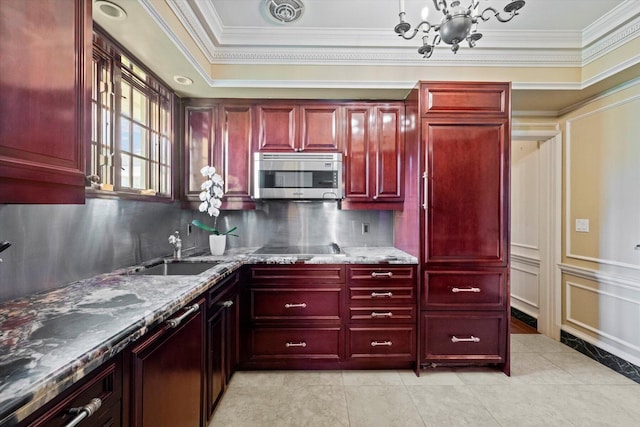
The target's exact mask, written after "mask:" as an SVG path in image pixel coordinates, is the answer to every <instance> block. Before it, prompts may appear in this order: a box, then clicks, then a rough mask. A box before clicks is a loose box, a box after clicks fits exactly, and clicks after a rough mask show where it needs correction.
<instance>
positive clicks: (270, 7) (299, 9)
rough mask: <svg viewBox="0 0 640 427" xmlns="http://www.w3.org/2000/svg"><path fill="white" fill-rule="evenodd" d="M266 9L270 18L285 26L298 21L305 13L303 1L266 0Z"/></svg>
mask: <svg viewBox="0 0 640 427" xmlns="http://www.w3.org/2000/svg"><path fill="white" fill-rule="evenodd" d="M265 7H266V9H267V13H268V15H269V17H271V18H273V19H274V20H275V21H276V22H279V23H283V24H288V23H290V22H295V21H297V20H298V19H300V17H301V16H302V13H303V12H304V4H302V0H265Z"/></svg>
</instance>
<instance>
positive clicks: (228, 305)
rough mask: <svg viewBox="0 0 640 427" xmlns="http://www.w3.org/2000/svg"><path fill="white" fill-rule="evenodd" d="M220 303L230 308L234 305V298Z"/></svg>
mask: <svg viewBox="0 0 640 427" xmlns="http://www.w3.org/2000/svg"><path fill="white" fill-rule="evenodd" d="M220 305H221V306H223V307H224V308H229V307H231V306H232V305H233V301H232V300H228V301H223V302H221V303H220Z"/></svg>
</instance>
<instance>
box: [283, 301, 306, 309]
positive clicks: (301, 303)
mask: <svg viewBox="0 0 640 427" xmlns="http://www.w3.org/2000/svg"><path fill="white" fill-rule="evenodd" d="M284 308H307V303H306V302H300V303H292V304H289V303H287V304H285V305H284Z"/></svg>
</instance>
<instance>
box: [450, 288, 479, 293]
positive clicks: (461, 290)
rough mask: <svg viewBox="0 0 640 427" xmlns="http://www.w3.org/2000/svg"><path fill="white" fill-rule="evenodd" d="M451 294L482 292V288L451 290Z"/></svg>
mask: <svg viewBox="0 0 640 427" xmlns="http://www.w3.org/2000/svg"><path fill="white" fill-rule="evenodd" d="M451 292H453V293H454V294H455V293H458V292H476V293H478V292H480V288H476V287H471V288H451Z"/></svg>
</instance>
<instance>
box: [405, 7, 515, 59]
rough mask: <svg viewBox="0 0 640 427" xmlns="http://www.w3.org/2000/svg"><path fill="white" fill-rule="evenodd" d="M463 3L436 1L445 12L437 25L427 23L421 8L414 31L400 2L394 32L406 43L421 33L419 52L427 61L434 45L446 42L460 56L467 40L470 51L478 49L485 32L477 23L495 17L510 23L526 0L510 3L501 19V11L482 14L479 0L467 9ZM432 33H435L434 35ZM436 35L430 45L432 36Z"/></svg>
mask: <svg viewBox="0 0 640 427" xmlns="http://www.w3.org/2000/svg"><path fill="white" fill-rule="evenodd" d="M462 3H463V1H460V0H452V1H451V2H450V4H448V2H447V0H433V4H434V6H435V8H436V10H437V11H439V12H441V13H442V19H441V20H440V23H438V24H432V23H430V22H429V21H428V13H429V10H428V8H427V7H425V8H424V9H422V21H421V22H420V23H418V25H417V26H416V27H415V28H414V29H413V30H412V29H411V24H410V23H408V22H407V21H405V19H404V18H405V15H406V12H405V4H404V0H399V3H398V6H399V9H400V13H399V14H398V17H399V18H400V22H399V23H398V25H396V26H395V28H394V31H395V33H396V34H397V35H398V36H400V37H402V38H403V39H405V40H411V39H413V38H414V37H415V36H417V35H418V33H420V34H421V35H422V43H423V44H422V46H421V47H420V48H419V49H418V53H419V54H421V55H422V56H423V57H424V58H430V57H431V55H432V54H433V51H434V48H435V46H437V45H439V44H440V42H444V43H445V44H448V45H450V46H451V51H452V52H453V53H457V52H458V49H459V48H460V43H462V42H464V41H466V42H467V44H468V45H469V47H470V48H473V47H475V46H476V42H477V41H478V40H480V39H481V38H482V33H479V32H478V23H479V22H484V21H488V20H489V19H491V17H492V16H494V17H495V18H496V19H497V20H498V21H499V22H503V23H504V22H509V21H511V20H512V19H513V18H514V17H515V16H516V15H518V14H519V13H518V11H519V10H520V9H522V8H523V7H524V5H525V0H511V1H509V2H508V3H507V4H506V5H505V6H504V8H503V12H504V13H506V14H507V16H502V15H501V13H502V12H500V11H498V10H496V9H495V8H493V7H491V6H489V7H486V8H485V9H484V10H482V11H480V0H468V1H467V2H464V3H466V4H468V6H466V7H465V6H463V4H462ZM431 30H433V33H431ZM431 34H434V35H433V38H432V39H431V42H429V36H430V35H431Z"/></svg>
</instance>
